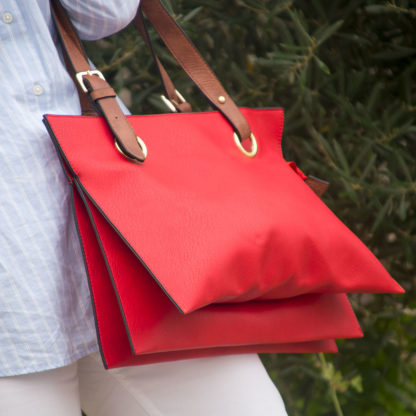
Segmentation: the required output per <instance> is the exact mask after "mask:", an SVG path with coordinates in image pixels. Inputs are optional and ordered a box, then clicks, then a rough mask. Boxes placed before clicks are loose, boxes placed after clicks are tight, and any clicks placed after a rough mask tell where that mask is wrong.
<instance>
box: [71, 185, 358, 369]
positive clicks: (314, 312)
mask: <svg viewBox="0 0 416 416" xmlns="http://www.w3.org/2000/svg"><path fill="white" fill-rule="evenodd" d="M81 194H82V192H81ZM82 197H83V199H84V202H83V201H82V198H81V196H80V194H79V193H77V192H76V191H75V190H74V203H75V210H76V214H77V220H78V229H79V233H80V237H81V241H82V245H83V249H84V258H85V261H86V265H87V269H88V273H89V279H90V286H91V293H92V296H93V299H94V302H93V303H94V306H95V317H96V322H97V329H98V334H99V339H100V348H101V353H102V356H103V361H104V363H105V365H106V366H107V367H108V368H113V367H120V366H127V365H137V364H147V363H152V362H160V361H167V360H169V361H171V360H177V359H185V358H197V357H203V356H208V355H209V356H212V355H220V354H221V355H222V354H231V353H233V354H235V353H246V352H279V353H286V352H291V353H306V352H336V351H337V349H336V345H335V342H334V341H333V340H332V339H331V338H333V337H343V338H347V337H359V336H361V335H362V334H361V330H360V328H359V325H358V323H357V321H356V319H355V316H354V313H353V312H352V310H351V307H350V305H349V303H348V300H347V298H346V296H345V295H343V294H324V295H305V296H301V297H298V298H296V299H289V300H277V301H255V302H247V303H243V304H235V303H234V304H221V305H212V306H208V307H205V308H202V309H200V310H198V311H195V312H192V313H190V314H187V315H183V314H181V313H180V312H179V311H178V310H177V308H175V306H174V305H173V304H172V303H171V302H170V300H169V299H168V297H167V296H166V295H165V294H164V293H163V292H162V291H161V290H160V288H159V287H158V285H157V284H156V282H155V281H154V280H153V279H151V278H150V276H149V275H148V273H147V271H146V269H145V268H144V267H143V266H142V265H141V263H140V261H139V260H138V259H137V257H136V256H135V255H134V254H133V253H132V252H131V251H130V250H126V249H125V245H124V243H123V241H122V240H121V238H120V237H118V236H117V234H116V232H115V231H114V230H113V229H112V227H111V226H110V225H109V224H108V222H107V221H106V220H105V219H104V218H103V217H102V215H101V214H100V213H99V212H98V210H97V209H96V208H95V207H94V206H93V204H92V203H91V202H90V201H88V198H86V197H85V195H82ZM89 216H90V217H89ZM93 224H94V227H93ZM98 235H99V237H98ZM98 238H99V241H100V245H99V244H98V240H97V239H98ZM104 259H105V260H106V261H104ZM116 293H117V295H116Z"/></svg>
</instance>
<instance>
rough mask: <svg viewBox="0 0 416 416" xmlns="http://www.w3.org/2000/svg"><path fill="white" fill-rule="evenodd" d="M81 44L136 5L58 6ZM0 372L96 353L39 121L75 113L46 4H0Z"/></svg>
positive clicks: (55, 169)
mask: <svg viewBox="0 0 416 416" xmlns="http://www.w3.org/2000/svg"><path fill="white" fill-rule="evenodd" d="M62 3H63V5H64V6H65V8H66V9H67V10H68V12H69V14H70V16H71V19H72V21H73V23H74V24H75V26H76V27H77V29H78V31H79V33H80V35H81V37H82V38H83V39H88V40H93V39H98V38H102V37H104V36H107V35H109V34H111V33H114V32H116V31H118V30H120V29H121V28H122V27H124V26H125V25H126V24H127V23H128V22H129V21H130V20H131V19H132V18H133V17H134V14H135V12H136V9H137V7H138V3H139V0H123V1H116V0H62ZM0 74H1V78H0V91H1V98H2V104H1V111H0V376H9V375H17V374H24V373H30V372H38V371H43V370H47V369H51V368H56V367H59V366H63V365H66V364H69V363H71V362H73V361H75V360H77V359H79V358H81V357H82V356H84V355H86V354H89V353H91V352H93V351H96V350H97V348H98V347H97V341H96V331H95V325H94V319H93V314H92V306H91V301H90V294H89V289H88V282H87V277H86V274H85V270H84V264H83V260H82V255H81V250H80V246H79V242H78V237H77V233H76V230H75V224H74V216H73V212H72V207H71V205H70V200H71V198H70V192H71V190H70V187H69V186H68V184H67V183H66V180H65V177H64V174H63V172H62V168H61V166H60V164H59V161H58V159H57V156H56V152H55V149H54V147H53V144H52V142H51V140H50V138H49V136H48V134H47V132H46V129H45V127H44V126H43V123H42V115H43V114H46V113H50V114H79V113H80V108H79V102H78V96H77V94H76V90H75V87H74V85H73V83H72V81H71V78H70V77H69V75H68V74H67V72H66V69H65V67H64V65H63V62H62V60H61V58H60V55H59V53H58V51H57V45H56V34H55V33H54V29H53V24H52V21H51V14H50V6H49V0H30V1H26V0H25V1H22V0H7V1H5V0H0Z"/></svg>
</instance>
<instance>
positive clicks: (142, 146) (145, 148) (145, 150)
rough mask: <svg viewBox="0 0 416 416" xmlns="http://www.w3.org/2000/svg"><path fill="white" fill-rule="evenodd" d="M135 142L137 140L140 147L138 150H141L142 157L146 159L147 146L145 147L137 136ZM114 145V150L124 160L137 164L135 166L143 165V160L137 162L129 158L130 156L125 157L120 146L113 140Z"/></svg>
mask: <svg viewBox="0 0 416 416" xmlns="http://www.w3.org/2000/svg"><path fill="white" fill-rule="evenodd" d="M136 140H137V143H138V145H139V146H140V149H142V152H143V156H144V160H146V158H147V146H146V143H145V142H144V141H143V140H142V139H141V138H140V137H139V136H136ZM114 145H115V146H116V149H117V150H118V151H119V152H120V153H121V154H122V155H123V156H124V157H125V158H126V159H128V160H130V162H133V163H137V164H141V163H143V162H144V160H143V161H138V160H136V159H133V158H132V157H130V156H127V155H126V154H125V153H124V152H123V151H122V150H121V148H120V146H119V145H118V143H117V140H114Z"/></svg>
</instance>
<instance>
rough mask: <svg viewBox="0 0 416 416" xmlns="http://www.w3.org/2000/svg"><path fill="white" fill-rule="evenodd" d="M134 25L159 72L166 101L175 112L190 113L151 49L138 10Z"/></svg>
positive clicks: (187, 105) (141, 16)
mask: <svg viewBox="0 0 416 416" xmlns="http://www.w3.org/2000/svg"><path fill="white" fill-rule="evenodd" d="M134 25H135V26H136V29H137V31H138V32H139V34H140V36H141V37H142V38H143V40H144V42H145V44H146V45H147V47H148V49H149V51H150V53H151V54H152V57H153V60H154V61H155V63H156V67H157V69H158V71H159V76H160V80H161V81H162V86H163V89H164V90H165V94H166V97H167V99H168V100H169V101H170V103H171V104H172V105H173V107H174V108H175V109H176V111H179V112H180V113H190V112H192V107H191V105H190V104H189V103H188V102H186V101H182V99H181V97H180V96H178V94H177V90H176V88H175V86H174V84H173V82H172V80H171V78H170V77H169V75H168V73H167V71H166V69H165V67H164V66H163V64H162V62H160V60H159V58H158V57H157V55H156V53H155V50H154V48H153V45H152V42H151V41H150V38H149V34H148V32H147V30H146V26H145V24H144V20H143V15H142V13H141V11H140V10H139V11H138V12H137V15H136V18H135V19H134Z"/></svg>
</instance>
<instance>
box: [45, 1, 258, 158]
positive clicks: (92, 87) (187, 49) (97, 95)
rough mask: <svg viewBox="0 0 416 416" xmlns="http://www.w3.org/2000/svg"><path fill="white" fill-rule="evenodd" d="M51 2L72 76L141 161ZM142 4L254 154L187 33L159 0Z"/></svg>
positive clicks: (111, 100) (136, 143) (109, 96)
mask: <svg viewBox="0 0 416 416" xmlns="http://www.w3.org/2000/svg"><path fill="white" fill-rule="evenodd" d="M52 6H53V9H52V10H53V14H54V17H55V20H56V26H57V31H58V34H59V36H60V38H61V41H62V45H63V49H64V51H65V54H66V58H67V61H68V62H69V63H70V65H69V70H70V72H72V76H73V78H75V79H76V80H77V81H78V84H79V85H80V86H81V88H82V90H83V92H84V93H87V94H88V95H89V97H90V98H91V100H92V101H93V102H94V103H95V104H96V106H97V107H98V109H99V110H100V112H101V113H102V114H103V116H104V117H105V119H106V121H107V123H108V125H109V127H110V129H111V130H112V132H113V134H114V136H115V140H116V144H117V145H118V146H119V148H120V150H121V151H122V152H123V153H124V154H125V156H127V157H128V158H130V159H132V160H134V161H138V162H142V161H143V160H144V159H145V154H144V150H145V149H143V146H141V143H140V140H139V138H138V137H137V136H136V134H135V132H134V130H133V128H132V127H131V126H130V124H129V122H128V121H127V119H126V118H125V116H124V114H123V112H122V111H121V109H120V107H119V105H118V103H117V101H116V99H115V97H116V94H115V92H114V90H113V89H112V88H111V87H110V86H109V85H108V84H107V82H106V81H105V79H104V77H103V76H102V74H101V73H100V72H99V71H96V70H91V67H90V65H89V63H88V60H87V58H86V55H85V52H84V50H83V47H82V44H81V42H80V40H79V38H78V36H77V34H76V31H75V29H74V27H73V26H72V24H71V22H70V21H69V19H68V17H67V16H66V13H65V11H64V10H63V8H62V6H61V5H60V4H59V2H58V0H53V1H52ZM141 8H142V10H143V11H144V13H145V14H146V16H147V17H148V19H149V21H150V22H151V23H152V25H153V26H154V28H155V29H156V31H157V32H158V33H159V36H160V37H161V38H162V40H163V42H164V43H165V45H166V46H167V48H168V49H169V50H170V52H171V53H172V55H173V56H174V57H175V59H176V60H177V61H178V63H179V65H180V66H181V67H182V68H183V69H184V71H185V72H186V73H187V74H188V76H189V77H190V78H191V79H192V80H193V81H194V83H195V84H196V85H197V86H198V88H199V89H200V90H201V92H202V93H203V94H204V95H205V96H206V97H207V99H208V100H209V101H210V103H211V104H212V105H213V106H214V107H215V108H216V109H218V110H219V111H220V112H221V113H222V114H223V116H225V118H226V119H227V120H228V121H229V122H230V123H231V125H232V126H233V127H234V129H235V137H234V138H235V140H236V143H237V145H239V147H240V149H241V150H242V151H243V152H244V153H245V154H247V155H248V156H254V154H255V153H256V146H255V144H256V143H255V140H254V137H253V135H252V133H251V130H250V127H249V125H248V123H247V121H246V119H245V118H244V116H243V115H242V114H241V112H240V110H239V109H238V107H237V106H236V105H235V103H234V102H233V100H232V99H231V98H230V96H229V95H228V94H227V93H226V91H225V90H224V88H223V87H222V85H221V84H220V82H219V81H218V79H217V78H216V77H215V75H214V73H213V72H212V71H211V69H210V68H209V66H208V65H207V64H206V62H205V61H204V60H203V58H202V57H201V55H200V54H199V53H198V52H197V50H196V48H195V47H194V45H193V44H192V42H191V41H190V40H189V39H188V38H187V37H186V35H185V34H184V33H183V31H182V30H181V29H180V27H179V26H178V25H177V24H176V22H175V21H174V19H173V18H172V17H171V16H170V15H169V13H168V12H167V10H166V9H165V7H164V6H163V5H162V4H161V3H160V1H159V0H142V3H141ZM140 19H141V16H140V12H138V14H137V15H136V18H135V22H136V21H138V20H140ZM165 72H166V71H165ZM166 75H167V74H166ZM81 96H82V94H81ZM82 103H85V100H81V104H82ZM237 136H238V137H237ZM246 138H249V139H250V140H251V145H252V151H251V152H247V151H246V150H245V149H244V148H243V147H242V145H241V141H242V140H244V139H246Z"/></svg>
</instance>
